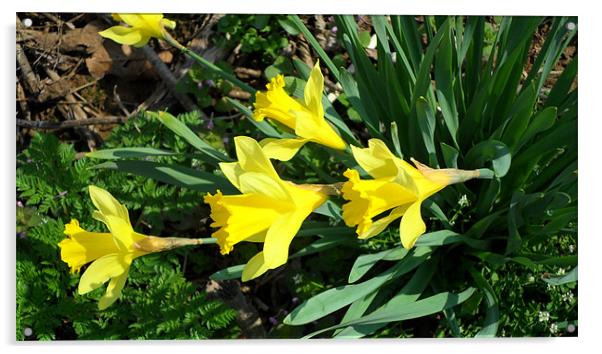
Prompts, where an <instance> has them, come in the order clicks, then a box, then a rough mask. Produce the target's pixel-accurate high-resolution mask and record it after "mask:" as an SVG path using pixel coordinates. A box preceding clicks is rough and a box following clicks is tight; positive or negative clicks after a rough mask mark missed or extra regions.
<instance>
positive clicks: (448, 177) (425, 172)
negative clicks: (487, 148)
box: [342, 139, 479, 249]
mask: <svg viewBox="0 0 602 354" xmlns="http://www.w3.org/2000/svg"><path fill="white" fill-rule="evenodd" d="M351 150H352V153H353V157H354V158H355V160H356V161H357V163H358V164H359V165H360V166H361V167H362V168H363V169H364V170H365V171H366V172H368V174H369V175H370V176H372V177H373V179H367V180H364V179H361V178H360V175H359V173H358V171H356V170H352V169H348V170H347V171H345V173H344V174H343V175H344V176H345V177H347V178H348V181H347V182H345V183H344V184H343V186H342V193H343V198H344V199H346V200H348V202H347V203H345V204H344V205H343V219H344V220H345V223H346V224H347V225H348V226H350V227H353V226H357V230H356V231H357V234H358V236H359V238H362V239H366V238H369V237H372V236H376V235H378V234H379V233H380V232H382V231H383V230H385V229H386V228H387V226H388V225H389V224H390V223H391V222H393V221H394V220H396V219H398V218H400V217H401V218H402V219H401V223H400V227H399V232H400V237H401V243H402V245H403V247H405V248H406V249H410V248H412V247H413V246H414V244H415V243H416V240H417V239H418V237H419V236H420V235H422V234H423V233H424V232H425V231H426V225H425V224H424V221H423V220H422V216H421V214H420V207H421V205H422V202H423V201H424V200H426V199H427V198H428V197H430V196H431V195H433V194H435V193H437V192H438V191H440V190H441V189H443V188H445V187H446V186H448V185H450V184H453V183H459V182H464V181H466V180H469V179H471V178H475V177H478V176H479V172H478V171H476V170H475V171H465V170H458V169H438V170H437V169H432V168H430V167H428V166H425V165H423V164H421V163H419V162H418V161H415V160H412V162H414V164H415V165H416V167H413V166H412V165H410V164H409V163H407V162H405V161H404V160H402V159H400V158H398V157H396V156H395V155H394V154H393V153H392V152H391V151H390V150H389V149H388V148H387V146H386V145H385V143H384V142H382V141H381V140H378V139H370V141H369V142H368V147H367V148H358V147H355V146H352V147H351ZM388 210H391V212H390V213H389V214H388V215H387V216H384V217H381V218H380V219H378V220H376V221H373V219H374V218H375V217H377V216H379V215H380V214H381V213H383V212H385V211H388Z"/></svg>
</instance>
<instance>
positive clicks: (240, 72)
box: [234, 68, 261, 79]
mask: <svg viewBox="0 0 602 354" xmlns="http://www.w3.org/2000/svg"><path fill="white" fill-rule="evenodd" d="M234 73H235V74H236V76H238V77H239V78H241V79H248V78H255V79H257V78H260V77H261V70H257V69H249V68H236V69H234Z"/></svg>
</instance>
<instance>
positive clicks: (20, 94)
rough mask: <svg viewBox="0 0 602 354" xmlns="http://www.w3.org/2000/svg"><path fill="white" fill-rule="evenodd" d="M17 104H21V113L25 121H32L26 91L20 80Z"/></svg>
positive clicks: (18, 82)
mask: <svg viewBox="0 0 602 354" xmlns="http://www.w3.org/2000/svg"><path fill="white" fill-rule="evenodd" d="M17 102H19V107H20V108H21V112H22V113H23V116H24V117H25V120H28V121H29V120H31V112H30V111H29V105H28V104H27V97H26V96H25V90H24V89H23V85H21V82H20V81H19V80H17Z"/></svg>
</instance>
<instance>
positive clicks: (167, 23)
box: [161, 18, 176, 29]
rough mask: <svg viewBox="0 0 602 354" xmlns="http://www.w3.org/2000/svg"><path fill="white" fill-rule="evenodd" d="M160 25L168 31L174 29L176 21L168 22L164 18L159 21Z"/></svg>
mask: <svg viewBox="0 0 602 354" xmlns="http://www.w3.org/2000/svg"><path fill="white" fill-rule="evenodd" d="M161 23H162V24H163V26H165V27H167V28H169V29H174V28H176V21H172V20H168V19H166V18H164V19H162V20H161Z"/></svg>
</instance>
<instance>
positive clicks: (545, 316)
mask: <svg viewBox="0 0 602 354" xmlns="http://www.w3.org/2000/svg"><path fill="white" fill-rule="evenodd" d="M538 315H539V322H548V321H549V320H550V313H549V312H548V311H539V314H538Z"/></svg>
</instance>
